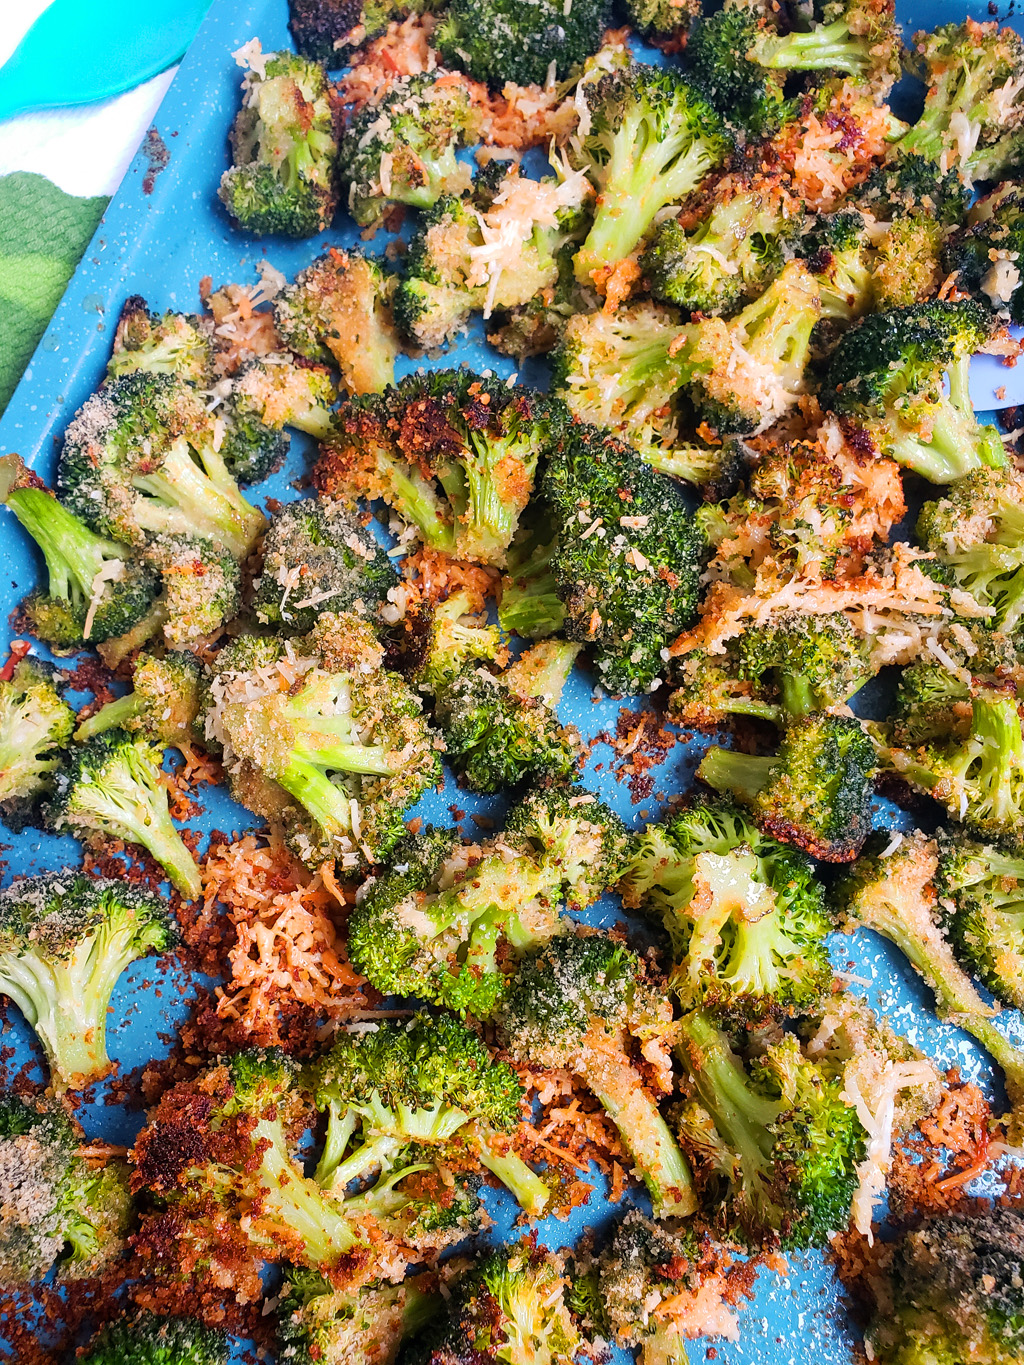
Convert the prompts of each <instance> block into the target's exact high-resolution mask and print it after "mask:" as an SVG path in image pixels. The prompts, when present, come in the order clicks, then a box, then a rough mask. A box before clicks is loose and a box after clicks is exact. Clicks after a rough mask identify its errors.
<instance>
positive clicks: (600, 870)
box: [503, 785, 633, 910]
mask: <svg viewBox="0 0 1024 1365" xmlns="http://www.w3.org/2000/svg"><path fill="white" fill-rule="evenodd" d="M503 840H504V842H505V843H507V844H509V845H510V846H512V847H514V848H517V849H520V850H521V851H525V852H527V853H528V854H529V855H530V857H531V858H533V859H535V860H536V862H537V863H538V864H539V865H540V867H541V868H542V870H544V871H545V872H546V873H547V874H548V875H549V877H550V878H551V881H552V885H553V886H558V887H559V894H560V895H562V896H564V898H565V900H566V902H567V903H568V904H569V905H570V906H571V907H572V908H573V909H574V910H585V909H586V908H587V906H588V905H592V904H593V903H594V901H596V900H598V899H600V897H601V896H603V895H604V893H605V892H606V891H607V890H608V888H609V887H611V886H614V885H615V883H616V882H617V881H618V880H619V878H620V877H621V875H622V873H623V871H624V870H625V867H626V865H627V862H628V860H629V858H630V856H631V854H632V850H633V840H632V837H631V836H630V835H629V834H627V833H626V827H625V825H624V824H623V823H622V821H621V820H620V819H619V817H618V816H617V815H615V814H614V812H613V811H611V810H609V809H608V807H607V806H606V805H605V804H604V802H603V801H598V800H597V798H596V797H595V796H593V795H592V794H591V793H590V792H585V791H580V790H579V789H578V788H576V787H570V786H564V785H563V786H547V787H543V788H540V789H539V790H537V791H534V792H531V793H530V794H529V795H528V796H525V797H523V799H522V800H521V801H518V802H517V803H516V804H515V805H514V806H513V807H512V809H511V810H510V811H509V813H508V816H507V818H506V821H505V832H504V836H503Z"/></svg>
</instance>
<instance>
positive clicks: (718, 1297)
mask: <svg viewBox="0 0 1024 1365" xmlns="http://www.w3.org/2000/svg"><path fill="white" fill-rule="evenodd" d="M731 1264H732V1258H731V1257H730V1255H729V1253H728V1252H727V1251H726V1250H725V1248H724V1247H723V1246H722V1245H720V1244H719V1243H717V1242H715V1241H713V1240H712V1238H711V1237H709V1236H708V1235H707V1233H703V1234H701V1233H700V1232H698V1231H697V1230H696V1229H695V1228H693V1227H692V1226H691V1227H687V1228H683V1229H682V1230H680V1231H678V1232H670V1231H669V1230H668V1229H667V1228H665V1227H663V1226H662V1225H661V1224H660V1223H656V1222H654V1221H653V1220H652V1219H650V1218H647V1217H645V1216H644V1215H643V1214H642V1213H641V1212H640V1210H639V1209H631V1210H630V1211H629V1213H627V1214H626V1216H625V1218H623V1220H622V1222H621V1223H619V1225H618V1227H617V1228H616V1229H615V1235H614V1237H613V1238H612V1240H611V1242H610V1243H609V1245H608V1246H607V1247H606V1248H605V1250H604V1251H603V1252H602V1253H601V1255H600V1257H599V1259H598V1262H597V1294H598V1296H599V1303H600V1308H599V1310H598V1323H599V1324H600V1326H604V1324H605V1323H607V1329H608V1330H607V1331H602V1332H600V1335H601V1336H609V1337H611V1338H612V1339H613V1340H614V1342H615V1344H616V1345H617V1346H625V1347H627V1348H636V1347H639V1348H640V1362H641V1365H686V1362H687V1361H688V1360H689V1356H688V1355H687V1353H686V1342H687V1341H688V1340H689V1339H690V1338H691V1337H695V1336H699V1337H701V1338H703V1337H704V1336H725V1337H733V1336H735V1333H736V1327H737V1320H736V1314H735V1312H734V1310H733V1304H734V1302H735V1297H736V1296H735V1292H734V1289H733V1287H732V1286H731V1285H730V1283H729V1268H730V1266H731ZM737 1269H738V1267H737ZM698 1304H700V1308H699V1309H698V1308H697V1305H698Z"/></svg>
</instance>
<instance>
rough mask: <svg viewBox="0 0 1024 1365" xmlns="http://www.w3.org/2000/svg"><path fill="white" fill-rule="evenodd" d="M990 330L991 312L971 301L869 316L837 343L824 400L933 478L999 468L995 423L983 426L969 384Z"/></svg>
mask: <svg viewBox="0 0 1024 1365" xmlns="http://www.w3.org/2000/svg"><path fill="white" fill-rule="evenodd" d="M991 332H992V324H991V316H990V314H988V313H987V312H986V310H984V309H983V308H981V307H980V305H978V304H976V303H973V302H962V303H950V302H945V301H936V302H933V303H923V304H915V305H913V306H911V307H909V308H895V309H891V310H890V311H889V312H885V313H872V314H870V315H869V316H868V317H865V318H861V320H860V321H859V322H858V323H857V324H856V325H855V326H853V327H851V329H850V330H849V331H848V332H847V333H846V334H845V335H844V336H843V338H842V339H841V341H840V342H839V346H838V347H837V349H836V352H835V354H834V355H833V357H832V360H831V363H830V365H829V370H828V375H827V378H826V381H825V390H824V392H823V393H822V399H821V401H822V404H823V406H825V407H826V408H828V409H829V410H831V411H832V412H836V413H838V414H840V415H841V416H844V417H852V418H856V419H859V420H861V421H863V422H865V423H866V425H867V426H868V428H869V430H870V431H871V433H872V435H873V436H874V437H875V438H876V439H877V441H878V443H879V445H880V446H881V448H882V449H883V450H884V452H885V453H886V454H889V455H891V456H892V457H893V459H895V460H897V461H898V462H899V463H900V464H902V465H905V466H906V467H907V468H908V469H912V470H914V472H915V473H918V474H921V475H923V476H924V477H925V478H926V479H930V480H931V482H932V483H949V482H950V481H951V480H953V479H957V478H960V477H962V476H963V475H964V474H968V473H970V471H971V470H973V469H980V468H982V467H983V466H985V465H988V466H991V467H993V468H1001V467H1002V466H1003V465H1005V464H1006V452H1005V451H1004V449H1003V442H1002V439H1001V438H1000V436H999V433H998V431H996V429H995V427H990V426H981V425H980V424H979V423H978V420H977V418H976V417H975V416H974V410H973V408H972V407H971V401H970V396H969V393H968V385H967V369H968V365H969V363H970V358H971V354H972V353H973V352H974V351H977V350H979V349H980V348H981V347H983V346H984V345H985V344H986V342H987V341H988V339H989V337H990V335H991ZM943 371H948V374H949V394H948V396H947V395H945V394H944V393H943V391H942V376H943Z"/></svg>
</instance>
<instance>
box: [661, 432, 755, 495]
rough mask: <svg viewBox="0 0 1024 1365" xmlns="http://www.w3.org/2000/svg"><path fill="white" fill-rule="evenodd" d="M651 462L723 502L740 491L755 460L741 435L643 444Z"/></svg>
mask: <svg viewBox="0 0 1024 1365" xmlns="http://www.w3.org/2000/svg"><path fill="white" fill-rule="evenodd" d="M637 449H638V450H639V451H640V454H641V455H642V456H643V457H644V459H645V460H646V461H647V463H648V464H649V465H650V466H651V467H652V468H653V469H657V470H658V471H659V472H660V473H662V474H671V476H672V477H673V478H674V479H682V480H684V482H686V483H694V484H696V485H697V486H698V488H699V489H700V493H701V497H702V498H704V500H705V502H721V501H723V500H724V499H725V498H729V497H732V495H733V494H734V493H735V492H736V491H737V490H738V488H739V487H740V485H741V484H742V483H743V480H744V479H745V478H746V476H747V474H748V473H749V472H750V467H751V464H752V463H753V461H754V458H755V456H754V452H753V450H752V449H751V448H750V446H748V445H747V443H746V442H745V441H743V440H741V439H740V437H738V436H727V437H726V438H725V440H723V441H717V440H716V441H714V442H713V443H712V442H705V441H693V442H686V443H679V444H676V445H672V446H660V445H639V446H638V447H637Z"/></svg>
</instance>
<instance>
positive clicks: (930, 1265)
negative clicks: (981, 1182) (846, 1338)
mask: <svg viewBox="0 0 1024 1365" xmlns="http://www.w3.org/2000/svg"><path fill="white" fill-rule="evenodd" d="M1022 1262H1024V1215H1022V1214H1021V1213H1020V1211H1019V1210H1018V1209H1008V1208H999V1207H996V1208H993V1209H990V1210H988V1211H987V1212H984V1213H980V1214H976V1215H973V1216H971V1215H967V1214H950V1215H947V1216H945V1217H942V1218H934V1219H930V1220H929V1221H927V1222H925V1223H924V1224H923V1225H922V1226H920V1227H917V1228H914V1229H910V1230H907V1231H905V1232H903V1234H902V1235H901V1236H900V1238H899V1239H898V1240H897V1242H896V1243H895V1245H894V1246H893V1248H892V1249H891V1251H890V1253H889V1256H888V1258H887V1264H886V1268H885V1277H884V1280H883V1283H882V1286H881V1289H880V1293H879V1297H878V1300H877V1302H876V1303H875V1304H874V1305H873V1308H874V1312H873V1316H872V1321H871V1324H870V1326H869V1327H868V1329H867V1340H868V1342H870V1345H871V1354H872V1358H873V1359H875V1360H877V1361H879V1362H880V1365H917V1362H921V1365H931V1362H932V1361H936V1362H940V1361H941V1362H943V1363H944V1362H946V1361H949V1362H951V1365H952V1362H959V1361H973V1360H977V1361H982V1360H983V1361H985V1362H986V1365H1014V1362H1015V1361H1018V1360H1020V1353H1021V1350H1022V1349H1024V1290H1022V1287H1021V1273H1020V1267H1021V1264H1022Z"/></svg>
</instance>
